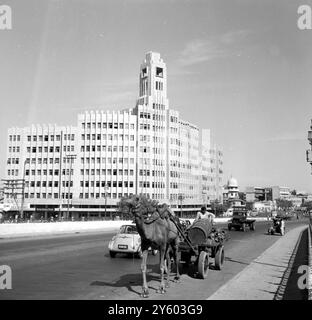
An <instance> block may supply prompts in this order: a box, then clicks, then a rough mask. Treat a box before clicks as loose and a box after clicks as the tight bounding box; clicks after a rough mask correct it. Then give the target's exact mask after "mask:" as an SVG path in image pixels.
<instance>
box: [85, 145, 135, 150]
mask: <svg viewBox="0 0 312 320" xmlns="http://www.w3.org/2000/svg"><path fill="white" fill-rule="evenodd" d="M117 150H118V146H88V145H87V146H81V147H80V151H81V152H101V151H102V152H106V151H107V152H112V151H113V152H117ZM123 150H124V151H125V152H129V147H128V146H124V147H123V148H121V146H120V147H119V151H121V152H122V151H123ZM130 152H134V146H130Z"/></svg>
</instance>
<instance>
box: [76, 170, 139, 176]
mask: <svg viewBox="0 0 312 320" xmlns="http://www.w3.org/2000/svg"><path fill="white" fill-rule="evenodd" d="M117 173H118V175H120V176H121V175H125V176H128V175H130V176H133V175H134V170H133V169H131V170H128V169H125V170H122V169H118V170H117V169H81V170H80V175H82V176H83V175H87V176H89V175H91V176H94V175H97V176H99V175H100V174H102V175H104V176H105V175H106V174H107V175H108V176H110V175H114V176H116V175H117Z"/></svg>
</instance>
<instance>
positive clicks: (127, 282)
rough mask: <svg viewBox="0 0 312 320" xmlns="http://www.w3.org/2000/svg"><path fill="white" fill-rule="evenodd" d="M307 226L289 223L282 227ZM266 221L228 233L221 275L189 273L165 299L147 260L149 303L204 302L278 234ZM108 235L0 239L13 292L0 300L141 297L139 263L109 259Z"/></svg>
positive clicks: (153, 264)
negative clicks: (270, 232)
mask: <svg viewBox="0 0 312 320" xmlns="http://www.w3.org/2000/svg"><path fill="white" fill-rule="evenodd" d="M305 223H307V221H299V222H297V221H291V222H288V223H287V229H288V230H290V229H293V228H295V227H297V226H300V225H302V224H305ZM267 226H268V223H267V222H258V223H257V225H256V231H254V232H252V231H249V230H248V231H246V232H245V233H243V232H241V231H231V232H230V236H231V239H230V240H229V241H228V242H227V243H226V246H225V250H226V262H225V265H224V268H223V270H222V271H215V270H210V271H209V275H208V277H207V279H206V280H200V279H196V278H195V277H194V274H193V272H192V270H190V272H189V273H188V274H187V273H186V274H183V276H182V279H181V280H182V281H181V283H178V284H176V283H172V284H171V287H170V288H169V289H168V292H167V293H166V294H165V295H158V294H156V289H157V287H158V271H159V266H158V256H156V257H154V256H149V259H148V270H149V276H148V281H149V287H150V298H151V299H179V300H180V299H181V300H182V299H206V298H208V297H209V296H210V295H211V294H213V293H214V292H215V291H216V290H217V289H218V288H220V287H221V286H222V285H224V284H225V283H227V282H228V281H229V280H230V279H231V278H233V277H234V276H235V275H236V274H238V273H239V272H240V271H241V270H243V268H245V267H246V266H248V265H249V264H250V263H251V262H252V261H253V260H254V259H256V258H257V257H258V256H259V255H260V254H262V253H263V252H264V251H265V250H266V249H267V248H268V247H270V246H271V245H273V244H274V243H275V242H276V241H277V240H278V239H280V236H277V235H276V236H268V235H267V234H266V230H267ZM111 237H112V234H111V233H102V234H88V235H86V234H75V235H70V236H57V237H50V238H41V239H24V240H21V239H19V240H0V265H3V264H7V265H10V266H11V268H12V272H13V289H12V290H6V291H0V299H141V298H140V295H139V293H140V290H141V272H140V259H137V258H133V257H128V256H122V255H119V256H117V257H116V258H114V259H112V258H110V257H109V255H108V250H107V244H108V241H109V240H110V239H111Z"/></svg>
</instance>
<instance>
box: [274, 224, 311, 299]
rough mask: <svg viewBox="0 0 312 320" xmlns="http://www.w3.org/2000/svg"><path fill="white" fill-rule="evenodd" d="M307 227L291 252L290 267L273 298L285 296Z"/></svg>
mask: <svg viewBox="0 0 312 320" xmlns="http://www.w3.org/2000/svg"><path fill="white" fill-rule="evenodd" d="M305 230H306V229H304V230H303V231H302V232H301V233H300V235H299V238H298V240H297V243H296V246H295V248H294V250H293V252H292V254H291V257H290V259H289V262H288V267H287V269H286V270H285V272H284V274H283V277H282V280H281V283H280V285H279V287H278V289H277V292H276V294H275V296H274V299H273V300H282V299H283V297H284V294H285V288H286V286H287V283H288V280H289V277H290V274H291V271H292V270H293V267H294V262H295V258H296V256H297V252H298V248H299V245H300V243H301V239H302V234H303V232H304V231H305Z"/></svg>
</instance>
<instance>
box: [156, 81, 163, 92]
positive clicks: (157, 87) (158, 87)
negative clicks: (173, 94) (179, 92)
mask: <svg viewBox="0 0 312 320" xmlns="http://www.w3.org/2000/svg"><path fill="white" fill-rule="evenodd" d="M155 88H156V90H160V91H163V90H164V84H163V83H162V82H161V81H156V82H155Z"/></svg>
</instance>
